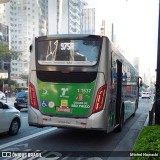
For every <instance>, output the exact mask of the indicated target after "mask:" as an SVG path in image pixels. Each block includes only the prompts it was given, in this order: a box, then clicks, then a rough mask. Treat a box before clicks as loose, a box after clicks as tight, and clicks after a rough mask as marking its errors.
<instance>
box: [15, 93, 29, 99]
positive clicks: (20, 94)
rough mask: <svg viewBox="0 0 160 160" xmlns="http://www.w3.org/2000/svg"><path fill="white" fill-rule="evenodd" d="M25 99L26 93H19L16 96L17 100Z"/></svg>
mask: <svg viewBox="0 0 160 160" xmlns="http://www.w3.org/2000/svg"><path fill="white" fill-rule="evenodd" d="M26 97H27V93H26V92H19V93H18V95H17V98H26Z"/></svg>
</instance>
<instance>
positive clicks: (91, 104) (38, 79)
mask: <svg viewBox="0 0 160 160" xmlns="http://www.w3.org/2000/svg"><path fill="white" fill-rule="evenodd" d="M101 50H102V37H100V36H90V35H81V36H77V35H57V36H44V37H37V38H35V40H34V42H33V45H32V51H31V63H30V75H29V110H28V114H29V125H30V126H37V127H44V126H57V127H69V128H86V129H98V130H105V129H106V128H105V127H107V125H106V123H105V120H106V121H107V118H106V116H107V115H106V113H105V112H104V110H105V107H104V104H105V101H106V97H107V83H106V79H105V75H104V72H103V71H101V70H100V68H101V67H100V61H101V59H102V58H103V57H101ZM106 68H107V66H106V67H105V70H106Z"/></svg>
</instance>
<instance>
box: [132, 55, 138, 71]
mask: <svg viewBox="0 0 160 160" xmlns="http://www.w3.org/2000/svg"><path fill="white" fill-rule="evenodd" d="M133 63H134V67H135V68H136V69H137V71H138V72H139V57H135V58H134V62H133Z"/></svg>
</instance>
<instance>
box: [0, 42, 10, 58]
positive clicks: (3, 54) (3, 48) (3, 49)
mask: <svg viewBox="0 0 160 160" xmlns="http://www.w3.org/2000/svg"><path fill="white" fill-rule="evenodd" d="M10 58H11V54H10V51H9V47H8V45H4V44H2V43H0V59H5V60H7V59H10Z"/></svg>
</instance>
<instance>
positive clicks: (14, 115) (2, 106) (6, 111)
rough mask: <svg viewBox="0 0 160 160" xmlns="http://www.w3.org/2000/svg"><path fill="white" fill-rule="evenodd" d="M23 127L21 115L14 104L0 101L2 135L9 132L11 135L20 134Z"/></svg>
mask: <svg viewBox="0 0 160 160" xmlns="http://www.w3.org/2000/svg"><path fill="white" fill-rule="evenodd" d="M20 126H21V115H20V111H18V110H17V109H16V108H14V106H13V105H12V104H9V103H5V102H2V101H0V133H3V132H8V133H9V135H15V134H17V133H18V131H19V128H20Z"/></svg>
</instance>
